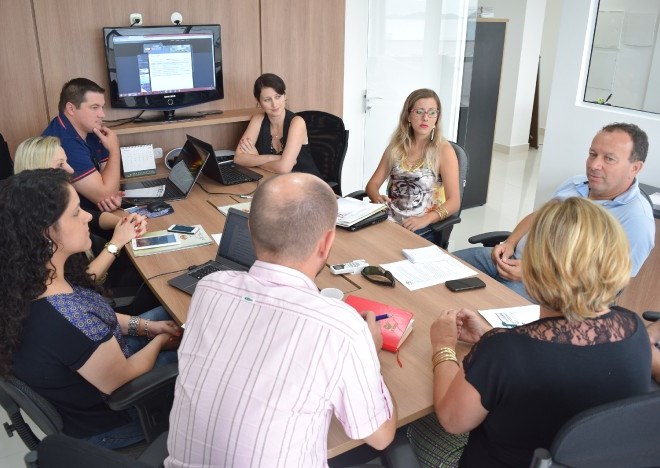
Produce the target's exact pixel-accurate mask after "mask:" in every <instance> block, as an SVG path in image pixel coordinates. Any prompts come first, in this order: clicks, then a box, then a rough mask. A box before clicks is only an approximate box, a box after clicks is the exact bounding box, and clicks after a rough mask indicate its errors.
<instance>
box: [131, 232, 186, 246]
mask: <svg viewBox="0 0 660 468" xmlns="http://www.w3.org/2000/svg"><path fill="white" fill-rule="evenodd" d="M180 243H181V241H180V240H179V236H177V235H176V234H166V235H164V236H153V237H139V238H137V239H133V240H132V241H131V244H132V246H133V250H141V249H153V248H154V247H163V246H165V245H175V244H180Z"/></svg>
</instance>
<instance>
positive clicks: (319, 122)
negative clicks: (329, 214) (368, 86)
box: [297, 110, 348, 197]
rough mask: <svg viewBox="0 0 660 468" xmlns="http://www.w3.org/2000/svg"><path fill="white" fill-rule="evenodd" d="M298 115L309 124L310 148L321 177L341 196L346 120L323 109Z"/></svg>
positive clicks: (346, 136) (346, 139) (346, 140)
mask: <svg viewBox="0 0 660 468" xmlns="http://www.w3.org/2000/svg"><path fill="white" fill-rule="evenodd" d="M297 115H299V116H301V117H302V118H303V119H304V120H305V124H306V125H307V138H308V139H309V146H310V150H311V152H312V157H313V158H314V163H316V167H318V169H319V171H320V173H321V178H322V179H323V180H325V181H326V182H327V183H328V185H330V187H331V188H332V190H333V191H334V192H335V193H336V194H337V195H339V196H340V197H341V170H342V166H343V165H344V158H345V157H346V150H347V149H348V130H346V128H345V127H344V121H343V120H342V119H341V118H339V117H337V116H336V115H332V114H329V113H327V112H323V111H312V110H309V111H302V112H298V113H297Z"/></svg>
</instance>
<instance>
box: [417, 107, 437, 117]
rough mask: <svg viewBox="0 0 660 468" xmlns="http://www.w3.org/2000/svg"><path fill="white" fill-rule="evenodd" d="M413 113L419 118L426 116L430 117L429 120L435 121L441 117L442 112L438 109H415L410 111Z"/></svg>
mask: <svg viewBox="0 0 660 468" xmlns="http://www.w3.org/2000/svg"><path fill="white" fill-rule="evenodd" d="M410 112H411V113H413V114H415V115H416V116H417V117H424V114H426V115H428V116H429V119H434V118H436V117H437V116H438V115H440V111H439V110H438V109H428V110H427V109H422V108H419V109H413V110H411V111H410Z"/></svg>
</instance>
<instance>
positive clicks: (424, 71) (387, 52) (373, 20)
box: [362, 0, 476, 187]
mask: <svg viewBox="0 0 660 468" xmlns="http://www.w3.org/2000/svg"><path fill="white" fill-rule="evenodd" d="M471 3H472V4H476V0H406V1H400V0H370V1H369V32H368V50H367V76H366V92H365V96H364V112H366V118H365V121H364V122H365V124H364V125H365V129H364V139H365V141H364V162H363V165H364V166H363V168H362V173H363V181H362V187H364V186H365V185H366V183H367V181H368V180H369V178H370V177H371V175H372V174H373V172H374V170H375V169H376V166H377V165H378V162H379V161H380V158H381V156H382V154H383V151H384V150H385V147H386V146H387V143H388V142H389V139H390V137H391V135H392V132H393V131H394V129H395V128H396V126H397V123H398V119H399V113H400V112H401V108H402V106H403V103H404V101H405V99H406V97H407V96H408V94H410V93H411V92H412V91H414V90H415V89H418V88H431V89H433V90H435V91H436V93H438V95H439V96H440V100H441V103H442V126H443V133H444V135H445V137H446V138H448V139H450V140H455V138H456V131H457V128H458V110H459V106H460V93H461V82H462V76H463V57H464V50H465V32H466V24H467V16H468V6H469V4H471ZM470 10H473V8H470Z"/></svg>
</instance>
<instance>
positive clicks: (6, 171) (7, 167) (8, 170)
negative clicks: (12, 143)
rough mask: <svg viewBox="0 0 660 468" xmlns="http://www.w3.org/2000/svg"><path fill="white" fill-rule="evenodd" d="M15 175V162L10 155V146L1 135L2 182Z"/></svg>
mask: <svg viewBox="0 0 660 468" xmlns="http://www.w3.org/2000/svg"><path fill="white" fill-rule="evenodd" d="M12 175H14V161H13V160H12V159H11V155H10V154H9V145H8V144H7V142H6V141H5V138H4V137H3V136H2V134H0V180H4V179H6V178H7V177H10V176H12Z"/></svg>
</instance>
